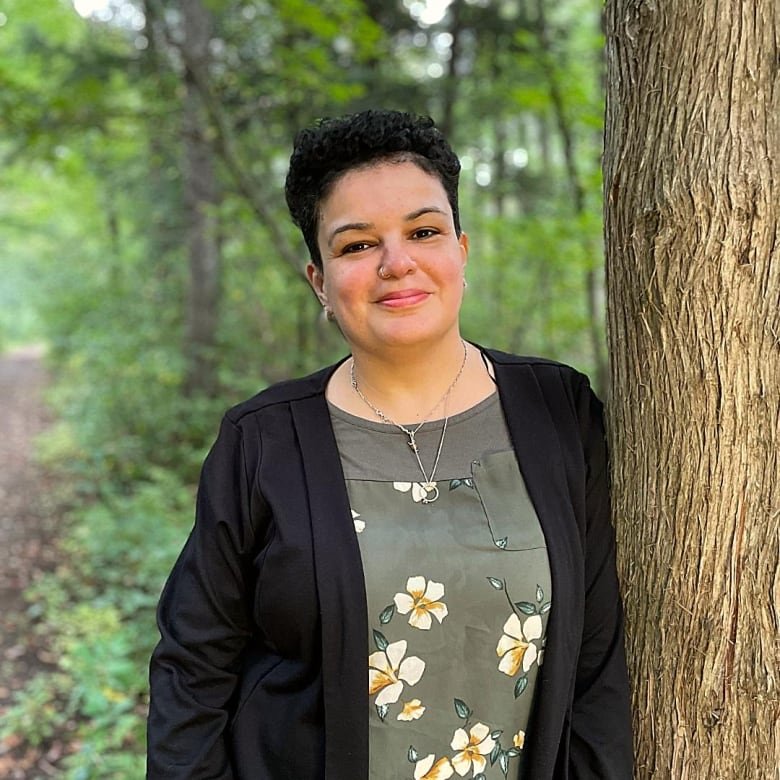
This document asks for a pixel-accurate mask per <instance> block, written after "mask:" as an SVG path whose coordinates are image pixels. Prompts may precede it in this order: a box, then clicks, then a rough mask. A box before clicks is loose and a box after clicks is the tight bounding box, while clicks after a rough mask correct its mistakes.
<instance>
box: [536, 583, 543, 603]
mask: <svg viewBox="0 0 780 780" xmlns="http://www.w3.org/2000/svg"><path fill="white" fill-rule="evenodd" d="M536 600H537V601H540V602H541V601H544V591H543V590H542V586H541V585H537V586H536Z"/></svg>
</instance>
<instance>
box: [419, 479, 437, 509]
mask: <svg viewBox="0 0 780 780" xmlns="http://www.w3.org/2000/svg"><path fill="white" fill-rule="evenodd" d="M422 486H423V487H424V488H425V492H426V493H427V494H428V495H427V496H425V498H424V499H423V500H422V503H423V504H432V503H433V502H434V501H435V500H436V499H437V498H438V497H439V488H438V487H437V485H436V483H435V482H423V483H422ZM431 494H433V495H431Z"/></svg>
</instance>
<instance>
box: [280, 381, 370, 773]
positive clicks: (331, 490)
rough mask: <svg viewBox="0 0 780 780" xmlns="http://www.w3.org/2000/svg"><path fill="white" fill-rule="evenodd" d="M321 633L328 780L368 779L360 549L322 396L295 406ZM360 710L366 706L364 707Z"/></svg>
mask: <svg viewBox="0 0 780 780" xmlns="http://www.w3.org/2000/svg"><path fill="white" fill-rule="evenodd" d="M291 406H292V413H293V419H294V422H295V429H296V433H297V435H298V440H299V442H300V447H301V454H302V459H303V467H304V474H305V479H306V487H307V492H308V497H309V516H310V519H311V533H312V540H313V549H314V570H315V578H316V582H317V592H318V595H319V604H320V621H321V632H322V685H323V696H324V708H325V778H326V780H344V778H347V777H348V778H350V780H352V779H354V780H366V778H368V718H367V707H366V706H365V702H366V698H367V696H368V688H367V677H366V674H367V672H366V663H367V661H366V657H367V656H366V648H367V642H368V639H367V637H368V618H367V615H366V593H365V581H364V577H363V565H362V560H361V557H360V548H359V546H358V542H357V537H356V536H355V530H354V527H353V524H352V519H351V514H350V508H349V497H348V495H347V491H346V485H345V482H344V476H343V473H342V470H341V461H340V460H339V453H338V449H337V446H336V440H335V437H334V435H333V428H332V427H331V424H330V415H329V413H328V408H327V404H326V401H325V396H324V394H323V393H318V394H316V395H312V396H309V397H307V398H303V399H300V400H296V401H293V402H292V404H291ZM361 705H362V706H361Z"/></svg>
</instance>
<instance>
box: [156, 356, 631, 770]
mask: <svg viewBox="0 0 780 780" xmlns="http://www.w3.org/2000/svg"><path fill="white" fill-rule="evenodd" d="M484 352H485V354H486V355H487V357H488V358H489V359H490V360H491V361H492V363H493V365H494V367H495V374H496V382H497V385H498V391H499V396H500V399H501V405H502V408H503V411H504V414H505V417H506V421H507V424H508V427H509V431H510V435H511V439H512V442H513V445H514V449H515V452H516V454H517V459H518V463H519V465H520V469H521V472H522V474H523V477H524V479H525V482H526V485H527V487H528V492H529V494H530V496H531V500H532V501H533V504H534V506H535V508H536V512H537V514H538V516H539V520H540V522H541V525H542V529H543V531H544V535H545V539H546V543H547V549H548V554H549V559H550V568H551V574H552V591H553V593H554V594H555V606H554V608H553V609H552V611H551V613H550V618H549V624H548V631H547V650H546V652H545V659H544V665H543V666H542V667H541V668H540V670H539V678H538V683H537V684H538V686H539V695H538V698H537V704H536V709H535V712H534V725H533V730H532V731H530V733H529V739H528V741H527V742H526V745H525V752H526V753H527V754H528V758H527V761H528V764H527V766H528V770H527V771H528V777H529V778H531V780H547V779H548V778H550V779H551V780H565V779H566V778H572V780H575V779H576V780H584V779H585V778H593V779H594V780H596V779H597V778H598V780H629V778H631V776H632V769H631V765H632V759H631V733H630V723H631V715H630V711H629V689H628V681H627V674H626V666H625V659H624V652H623V619H622V609H621V604H620V597H619V594H618V585H617V578H616V574H615V549H614V533H613V530H612V527H611V524H610V516H609V515H610V511H609V498H608V484H607V483H608V471H607V460H606V448H605V443H604V430H603V426H602V415H601V404H600V402H599V401H598V400H597V399H596V397H595V396H594V395H593V393H592V392H591V391H590V388H589V385H588V381H587V379H586V378H585V377H584V376H583V375H582V374H579V373H577V372H576V371H574V370H573V369H571V368H569V367H567V366H563V365H560V364H557V363H553V362H550V361H545V360H541V359H538V358H518V357H515V356H512V355H508V354H505V353H501V352H496V351H492V350H484ZM334 369H335V366H331V367H330V368H327V369H324V370H322V371H319V372H317V373H315V374H312V375H311V376H309V377H306V378H304V379H299V380H293V381H289V382H283V383H281V384H278V385H274V386H273V387H270V388H268V389H267V390H264V391H263V392H261V393H259V394H258V395H256V396H255V397H254V398H252V399H250V400H249V401H246V402H245V403H243V404H241V405H239V406H237V407H235V408H233V409H231V410H230V411H229V412H228V413H227V414H226V415H225V418H224V420H223V422H222V427H221V430H220V433H219V436H218V438H217V441H216V443H215V444H214V446H213V448H212V450H211V452H210V453H209V456H208V457H207V459H206V462H205V463H204V466H203V472H202V475H201V482H200V488H199V491H198V499H197V514H196V522H195V526H194V528H193V530H192V533H191V535H190V537H189V539H188V541H187V544H186V545H185V547H184V549H183V551H182V553H181V556H180V557H179V560H178V561H177V563H176V565H175V567H174V569H173V571H172V573H171V575H170V577H169V579H168V582H167V584H166V586H165V589H164V591H163V595H162V597H161V600H160V606H159V611H158V624H159V628H160V632H161V635H162V638H161V641H160V643H159V644H158V646H157V648H156V650H155V652H154V655H153V657H152V663H151V674H150V682H151V708H150V713H149V724H148V770H147V771H148V774H147V777H148V778H153V779H157V778H159V780H177V779H178V778H181V780H185V778H186V780H205V779H206V778H220V779H228V778H236V780H248V779H249V778H251V779H252V780H287V779H288V778H289V780H315V779H316V780H319V779H320V778H325V780H367V778H368V714H369V707H368V704H367V696H368V693H367V677H366V674H367V673H366V663H367V661H366V658H367V652H368V648H367V636H368V629H367V615H366V596H365V587H364V580H363V570H362V564H361V558H360V550H359V547H358V542H357V538H356V535H355V532H354V527H353V524H352V519H351V515H350V510H349V502H348V498H347V491H346V486H345V483H344V478H343V475H342V472H341V465H340V460H339V455H338V451H337V448H336V442H335V439H334V436H333V430H332V428H331V424H330V417H329V413H328V409H327V405H326V401H325V387H326V384H327V382H328V379H329V378H330V376H331V374H332V372H333V370H334Z"/></svg>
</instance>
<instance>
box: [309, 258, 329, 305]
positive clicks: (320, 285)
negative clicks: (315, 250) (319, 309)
mask: <svg viewBox="0 0 780 780" xmlns="http://www.w3.org/2000/svg"><path fill="white" fill-rule="evenodd" d="M306 278H307V279H308V280H309V284H310V285H311V289H312V290H314V294H315V295H316V296H317V299H318V300H319V302H320V303H321V304H322V305H323V306H327V304H328V296H327V295H326V294H325V287H324V283H325V279H324V277H323V275H322V271H320V269H319V268H317V266H316V265H314V263H307V265H306Z"/></svg>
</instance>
